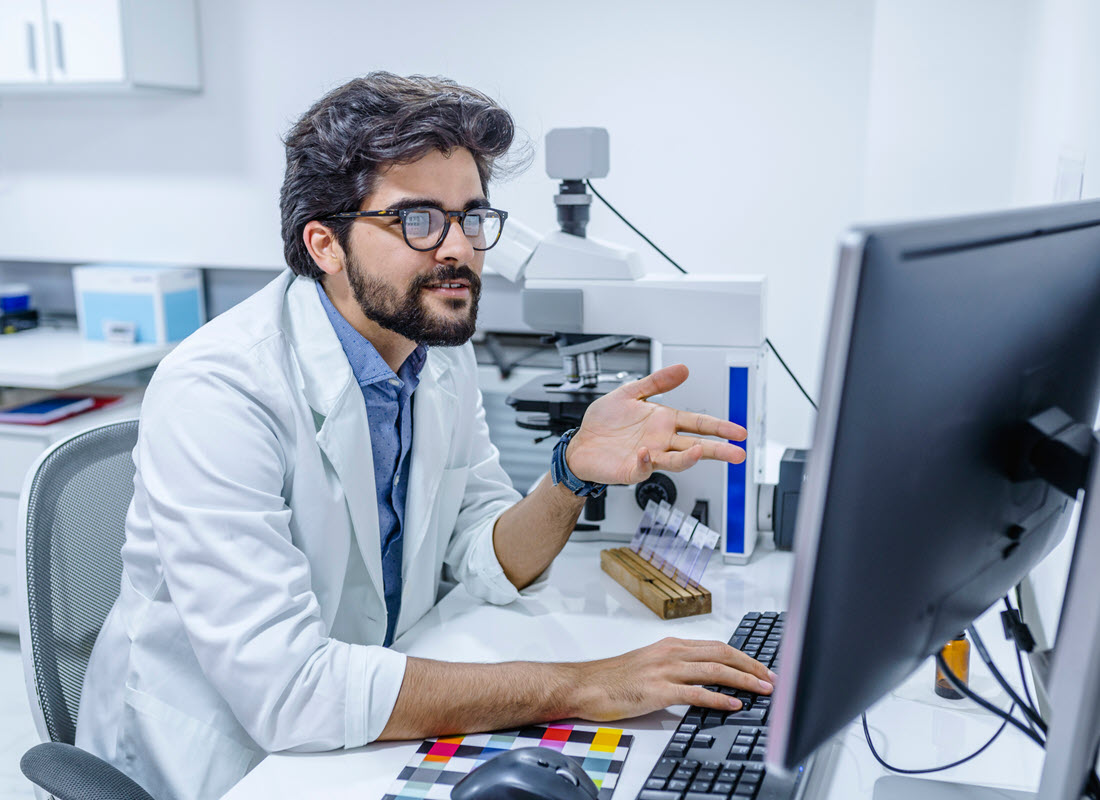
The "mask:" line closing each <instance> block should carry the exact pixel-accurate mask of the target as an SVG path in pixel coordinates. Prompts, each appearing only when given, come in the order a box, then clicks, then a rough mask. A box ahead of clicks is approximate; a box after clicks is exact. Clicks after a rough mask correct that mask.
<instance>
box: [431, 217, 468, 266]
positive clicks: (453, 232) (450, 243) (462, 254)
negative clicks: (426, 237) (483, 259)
mask: <svg viewBox="0 0 1100 800" xmlns="http://www.w3.org/2000/svg"><path fill="white" fill-rule="evenodd" d="M435 253H436V258H437V259H438V260H439V261H457V262H458V263H460V264H467V263H469V262H470V261H472V260H473V257H474V246H473V245H472V244H470V240H469V239H468V238H466V234H465V233H463V232H462V223H461V222H459V221H458V220H457V219H451V227H450V229H448V231H447V235H446V236H444V237H443V243H442V244H440V245H439V247H438V248H436V251H435Z"/></svg>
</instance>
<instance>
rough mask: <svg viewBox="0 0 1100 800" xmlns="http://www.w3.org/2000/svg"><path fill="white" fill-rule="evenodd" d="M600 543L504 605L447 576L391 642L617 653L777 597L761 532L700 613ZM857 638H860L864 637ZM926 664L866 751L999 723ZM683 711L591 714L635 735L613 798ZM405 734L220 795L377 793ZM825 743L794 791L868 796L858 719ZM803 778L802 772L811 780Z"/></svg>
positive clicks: (464, 656)
mask: <svg viewBox="0 0 1100 800" xmlns="http://www.w3.org/2000/svg"><path fill="white" fill-rule="evenodd" d="M609 546H611V545H608V544H607V543H600V542H584V543H572V544H569V545H567V546H566V548H565V550H564V551H563V552H562V554H561V555H560V556H559V557H558V558H557V560H556V561H555V562H554V565H553V566H552V567H551V574H550V579H549V581H548V582H547V584H546V585H545V586H543V587H541V588H540V589H538V590H537V591H535V592H533V593H531V594H529V595H526V596H524V597H523V598H522V599H521V600H519V601H517V602H516V603H513V604H512V605H509V606H492V605H488V604H484V603H482V602H480V601H477V600H474V599H473V598H471V597H470V596H469V595H468V594H467V593H466V592H465V591H464V590H463V589H462V588H461V587H460V588H458V589H456V590H455V591H453V592H451V593H450V594H449V595H447V597H445V598H444V599H443V600H442V601H441V602H440V603H439V604H438V605H437V606H436V607H435V608H434V609H433V610H432V611H431V612H429V613H428V614H427V615H426V616H425V617H424V618H423V619H422V620H420V622H418V623H417V624H416V625H415V626H414V627H413V628H411V629H410V630H409V631H408V632H407V633H406V634H405V635H404V636H402V637H401V638H400V639H398V640H397V642H395V644H394V647H395V649H398V650H401V651H403V652H405V653H408V654H409V655H412V656H420V657H424V658H436V659H444V660H452V661H455V660H465V661H507V660H534V661H580V660H588V659H596V658H604V657H610V656H615V655H619V654H621V653H623V652H626V651H627V650H631V649H634V648H637V647H641V646H643V645H646V644H649V643H651V642H654V641H657V640H658V639H660V638H662V637H664V636H675V637H679V638H699V639H718V640H721V641H727V640H728V639H729V637H730V635H731V634H732V633H733V631H734V629H735V627H736V626H737V624H738V622H739V621H740V620H741V617H742V615H743V614H744V613H745V612H749V611H768V610H783V608H784V606H785V604H786V601H787V592H788V586H789V582H790V576H791V563H792V559H791V554H790V553H780V552H776V551H774V549H772V548H771V546H770V543H769V544H767V545H765V546H764V547H763V548H762V549H758V551H757V556H756V557H755V558H754V560H753V562H752V563H751V564H749V565H746V566H735V565H721V564H718V563H714V564H712V565H711V567H710V568H709V569H708V571H707V573H706V575H705V576H704V579H703V584H704V586H706V588H708V589H709V590H710V591H711V592H712V593H713V600H714V602H713V606H714V609H715V610H714V612H713V613H711V614H707V615H703V616H697V617H689V618H685V619H678V620H661V619H659V618H657V617H656V616H655V615H654V614H653V613H652V612H651V611H650V610H649V609H647V608H646V607H645V606H643V605H642V604H641V603H640V602H639V601H638V600H637V599H636V598H634V597H633V596H632V595H631V594H629V593H628V592H627V591H626V590H625V589H623V588H622V587H621V586H619V585H618V584H617V583H615V582H614V581H613V580H611V578H610V577H608V576H607V575H606V574H604V573H603V572H602V571H601V570H600V566H599V551H600V550H601V549H604V548H606V547H609ZM983 625H984V627H983ZM994 626H999V621H998V620H997V619H996V618H990V619H988V620H983V622H982V623H979V628H980V629H981V630H983V632H985V635H986V640H987V644H989V645H990V649H991V651H993V656H994V658H998V655H999V656H1000V658H998V661H999V662H1000V663H1007V661H1006V660H1005V659H1006V656H1007V655H1008V653H1009V651H1008V650H1007V649H1004V650H998V649H996V648H997V647H998V646H1000V644H1001V641H1000V640H1001V637H1000V635H999V634H998V633H997V629H996V628H995V627H994ZM868 640H869V643H870V642H871V641H873V636H872V635H871V634H869V635H868ZM930 670H931V666H930V665H927V664H926V665H925V667H922V669H921V670H920V671H918V673H916V674H915V675H914V676H912V677H911V678H910V679H909V680H908V681H906V682H905V683H904V684H902V685H901V686H899V687H898V688H897V689H896V690H895V691H894V692H892V693H891V694H890V695H889V696H888V697H887V698H886V699H884V700H883V701H882V702H881V703H879V704H878V705H877V706H874V707H872V709H871V710H870V711H869V712H868V717H869V722H870V724H871V730H872V734H873V735H874V736H875V742H876V745H877V746H878V747H879V749H880V752H882V751H885V752H884V753H883V754H884V755H885V756H886V757H887V758H888V759H893V760H895V761H896V762H898V764H899V766H911V767H912V766H918V767H919V766H930V765H934V764H942V763H946V762H949V761H952V760H954V759H955V758H957V757H959V756H961V755H966V754H968V753H969V752H972V751H973V750H976V749H977V748H978V747H979V746H980V745H981V744H982V743H984V741H985V740H986V739H988V738H989V736H990V735H992V733H993V731H995V730H996V728H997V725H998V724H999V722H998V721H997V720H995V719H993V718H992V717H990V716H989V715H988V714H986V713H985V712H982V711H980V710H979V709H977V708H975V707H974V706H972V705H970V704H969V703H965V704H960V703H958V702H955V701H949V700H944V699H942V698H939V697H937V696H936V695H935V694H933V692H932V688H931V687H932V675H931V672H930ZM780 679H782V676H780ZM971 685H972V686H973V687H974V689H975V690H976V691H978V692H979V693H980V694H982V693H984V694H985V695H986V696H988V697H990V698H991V699H993V701H994V702H996V703H998V704H999V705H1001V706H1002V707H1007V705H1008V702H1007V701H1006V700H1005V697H1004V696H1003V693H1000V690H999V687H997V686H996V684H995V683H994V682H993V679H992V678H991V677H989V676H988V674H987V673H984V672H983V670H982V669H981V668H980V667H978V666H975V667H974V669H972V683H971ZM838 691H843V687H838ZM684 711H685V707H684V706H675V707H672V708H670V709H667V710H663V711H657V712H654V713H652V714H647V715H645V716H643V717H638V718H635V719H630V720H622V721H618V722H613V723H602V724H604V725H608V726H611V727H620V728H624V729H627V730H628V731H629V732H630V733H632V734H634V736H635V739H634V745H633V747H632V748H631V750H630V755H629V756H628V758H627V761H626V766H625V769H624V771H623V774H622V776H621V777H620V780H619V784H618V786H617V787H616V790H615V795H614V796H615V798H616V800H633V798H635V797H637V795H638V792H639V791H640V790H641V789H642V786H643V784H644V782H645V780H646V778H647V776H648V775H649V772H650V770H651V769H652V768H653V765H654V763H655V762H656V761H657V759H658V758H659V757H660V755H661V753H662V751H663V750H664V747H665V745H666V744H667V742H668V740H669V738H670V736H671V735H672V733H673V731H674V730H675V728H676V727H677V725H678V724H679V722H680V718H681V716H682V715H683V713H684ZM578 722H579V721H578ZM419 744H420V740H416V741H411V742H384V743H380V744H373V745H368V746H367V747H361V748H357V749H355V750H347V751H334V752H328V753H288V754H276V755H272V756H268V757H267V758H266V759H265V760H264V761H263V762H262V763H261V764H260V765H259V766H258V767H256V769H254V770H253V771H252V772H251V773H249V774H248V775H247V776H246V777H245V778H244V779H243V780H242V781H241V782H240V783H238V784H237V785H236V786H235V787H233V789H231V790H230V791H229V792H228V793H227V794H226V795H225V798H226V800H260V799H261V798H263V799H264V800H270V799H271V798H283V797H285V798H309V797H324V798H326V800H343V799H344V798H347V800H352V798H354V800H372V799H373V798H380V797H382V795H383V794H385V793H386V791H387V790H388V789H389V787H390V785H391V784H392V783H393V781H394V780H395V779H396V777H397V775H398V773H399V772H400V771H401V768H402V767H404V766H405V764H406V763H407V762H408V761H409V759H410V758H411V757H412V756H413V755H414V753H415V752H416V749H417V747H418V746H419ZM835 750H836V764H835V767H834V768H833V772H834V773H835V774H833V775H831V776H829V777H830V778H831V779H830V780H829V781H828V782H827V786H826V787H825V791H824V792H822V793H821V794H816V795H814V794H811V795H809V796H808V798H807V800H809V798H810V797H813V796H818V797H828V798H836V800H840V799H841V798H844V800H855V799H856V798H868V799H870V798H871V797H872V791H873V785H874V782H875V780H876V779H877V778H879V777H880V776H882V775H884V774H886V772H885V770H883V769H882V768H881V767H880V766H879V765H878V764H877V763H875V761H874V760H873V758H872V757H871V755H870V753H869V752H868V750H867V745H866V743H865V742H864V740H863V733H862V729H860V728H859V727H858V725H857V726H849V727H848V728H847V729H846V730H845V732H844V733H843V734H841V736H840V737H839V739H838V740H837V745H836V748H835ZM1040 764H1041V760H1040V758H1039V752H1038V748H1036V747H1035V746H1034V745H1033V744H1031V743H1030V742H1028V741H1026V740H1024V739H1023V737H1022V736H1020V735H1018V734H1016V733H1014V732H1010V731H1006V732H1005V733H1003V734H1002V735H1001V737H1000V738H999V739H998V740H997V742H996V743H995V744H994V745H993V746H992V747H990V748H989V750H987V751H986V752H985V753H984V754H983V755H982V756H980V757H979V758H978V759H975V760H974V761H972V762H970V763H968V764H966V765H964V766H962V767H958V768H956V769H954V770H951V771H949V772H946V773H941V774H940V775H933V776H930V777H933V778H936V777H943V778H944V779H952V778H953V779H958V780H964V779H965V780H968V781H971V782H976V783H985V784H989V785H998V786H1003V787H1005V788H1020V789H1032V790H1034V789H1035V787H1036V785H1037V784H1038V779H1039V768H1040ZM822 777H826V776H824V775H823V776H822ZM816 780H817V778H816V776H812V779H811V780H810V781H809V784H810V788H811V789H813V788H814V785H815V782H816Z"/></svg>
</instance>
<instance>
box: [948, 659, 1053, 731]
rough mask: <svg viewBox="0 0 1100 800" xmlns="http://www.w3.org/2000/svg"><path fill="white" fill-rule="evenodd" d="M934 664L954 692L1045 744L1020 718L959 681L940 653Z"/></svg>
mask: <svg viewBox="0 0 1100 800" xmlns="http://www.w3.org/2000/svg"><path fill="white" fill-rule="evenodd" d="M936 666H938V667H939V668H940V672H942V673H943V675H944V677H945V678H947V682H948V683H950V684H951V687H952V688H953V689H954V690H955V691H956V692H958V693H959V694H963V695H966V696H967V697H968V698H970V699H971V700H973V701H974V702H975V703H977V704H978V705H980V706H981V707H982V708H984V709H985V710H986V711H988V712H989V713H991V714H993V715H995V716H998V717H1000V718H1001V719H1004V720H1006V721H1008V723H1009V724H1010V725H1015V726H1016V728H1018V729H1019V731H1020V732H1021V733H1023V734H1024V736H1026V737H1027V738H1029V739H1031V740H1032V741H1033V742H1035V744H1037V745H1039V746H1040V747H1045V746H1046V743H1045V742H1044V741H1043V739H1042V737H1040V736H1039V735H1038V734H1036V733H1035V731H1033V730H1031V728H1029V727H1028V726H1027V725H1025V724H1024V723H1022V722H1020V720H1018V719H1016V718H1015V717H1013V716H1011V715H1009V714H1005V712H1003V711H1001V709H999V708H997V707H996V706H995V705H993V704H992V703H990V702H989V701H988V700H985V699H983V698H981V697H978V695H976V694H974V692H972V691H971V690H970V687H969V686H967V685H966V684H965V683H963V682H962V681H960V680H959V679H958V677H957V676H956V675H955V673H954V672H952V671H951V667H950V666H949V665H948V663H947V662H946V661H945V660H944V658H943V654H942V653H936Z"/></svg>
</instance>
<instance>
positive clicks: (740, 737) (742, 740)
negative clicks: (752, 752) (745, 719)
mask: <svg viewBox="0 0 1100 800" xmlns="http://www.w3.org/2000/svg"><path fill="white" fill-rule="evenodd" d="M733 743H734V744H739V745H744V746H745V747H752V746H753V745H754V744H756V736H755V735H753V734H751V733H748V732H745V731H742V732H741V733H739V734H737V738H736V739H734V740H733Z"/></svg>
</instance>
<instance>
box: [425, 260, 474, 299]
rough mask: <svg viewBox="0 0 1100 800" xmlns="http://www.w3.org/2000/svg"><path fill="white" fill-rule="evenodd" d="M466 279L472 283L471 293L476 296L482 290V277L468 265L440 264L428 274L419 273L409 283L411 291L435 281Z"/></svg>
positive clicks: (444, 281)
mask: <svg viewBox="0 0 1100 800" xmlns="http://www.w3.org/2000/svg"><path fill="white" fill-rule="evenodd" d="M456 280H464V281H466V282H467V283H469V284H470V293H471V294H473V295H474V296H475V297H476V296H477V295H478V294H479V293H480V292H481V278H479V277H478V275H477V273H476V272H474V271H473V270H472V269H470V268H469V267H467V266H440V267H436V268H435V269H434V270H432V272H431V273H430V274H428V275H417V276H416V277H415V278H413V280H412V282H411V284H410V285H409V290H410V291H411V292H414V293H415V292H419V291H420V290H421V289H423V288H424V287H425V286H431V285H432V284H434V283H446V282H448V281H456Z"/></svg>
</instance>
